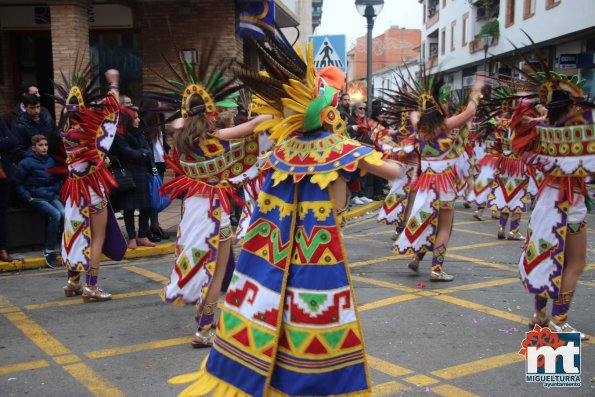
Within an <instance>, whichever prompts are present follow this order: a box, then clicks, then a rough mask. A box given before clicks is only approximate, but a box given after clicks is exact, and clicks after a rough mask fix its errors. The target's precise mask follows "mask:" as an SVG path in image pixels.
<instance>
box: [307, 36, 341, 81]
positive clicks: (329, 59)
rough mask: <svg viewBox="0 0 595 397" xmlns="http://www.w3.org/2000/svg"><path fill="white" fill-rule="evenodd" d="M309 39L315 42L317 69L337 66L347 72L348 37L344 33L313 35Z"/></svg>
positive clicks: (315, 64)
mask: <svg viewBox="0 0 595 397" xmlns="http://www.w3.org/2000/svg"><path fill="white" fill-rule="evenodd" d="M309 39H310V40H312V41H313V44H314V66H315V67H316V70H320V69H322V68H325V67H327V66H336V67H338V68H339V69H341V70H342V71H343V73H347V38H346V37H345V35H344V34H335V35H313V36H310V37H309Z"/></svg>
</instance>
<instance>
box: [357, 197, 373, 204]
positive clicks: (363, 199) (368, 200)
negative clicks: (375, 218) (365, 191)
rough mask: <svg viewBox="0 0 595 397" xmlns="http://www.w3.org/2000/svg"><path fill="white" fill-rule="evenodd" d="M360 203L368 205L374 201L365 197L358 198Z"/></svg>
mask: <svg viewBox="0 0 595 397" xmlns="http://www.w3.org/2000/svg"><path fill="white" fill-rule="evenodd" d="M359 199H360V200H361V201H363V202H364V204H370V203H371V202H373V201H374V200H372V199H369V198H367V197H366V196H364V197H360V198H359Z"/></svg>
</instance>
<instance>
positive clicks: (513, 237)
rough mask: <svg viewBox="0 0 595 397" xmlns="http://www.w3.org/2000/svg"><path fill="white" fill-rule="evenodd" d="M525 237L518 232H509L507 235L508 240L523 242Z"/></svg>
mask: <svg viewBox="0 0 595 397" xmlns="http://www.w3.org/2000/svg"><path fill="white" fill-rule="evenodd" d="M524 239H525V236H523V235H522V234H521V233H520V232H516V233H513V232H510V233H508V240H517V241H518V240H524Z"/></svg>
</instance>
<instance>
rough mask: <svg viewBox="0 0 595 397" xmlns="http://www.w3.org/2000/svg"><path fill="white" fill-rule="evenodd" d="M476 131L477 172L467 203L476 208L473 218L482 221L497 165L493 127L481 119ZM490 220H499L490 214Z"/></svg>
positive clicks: (487, 120) (484, 119)
mask: <svg viewBox="0 0 595 397" xmlns="http://www.w3.org/2000/svg"><path fill="white" fill-rule="evenodd" d="M478 129H479V130H480V131H482V133H481V134H480V137H479V140H478V143H477V144H476V145H475V148H474V153H475V158H476V164H477V165H476V167H477V169H478V171H477V172H476V177H475V180H474V183H473V186H472V189H471V191H470V193H469V203H471V204H474V205H476V206H477V210H476V211H474V212H473V217H474V218H475V219H477V220H478V221H483V220H484V218H483V212H484V210H485V209H486V206H487V201H488V195H489V194H490V191H491V188H492V185H493V184H494V173H495V172H496V167H497V165H498V158H497V157H496V153H495V151H494V144H495V142H496V141H495V137H494V125H493V124H492V123H490V122H489V119H487V118H483V119H482V120H481V121H479V122H478ZM492 218H493V219H499V216H497V215H496V213H495V212H492Z"/></svg>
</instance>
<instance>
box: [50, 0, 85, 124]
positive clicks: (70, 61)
mask: <svg viewBox="0 0 595 397" xmlns="http://www.w3.org/2000/svg"><path fill="white" fill-rule="evenodd" d="M49 5H50V13H51V15H52V58H53V61H54V81H56V82H61V81H62V77H61V75H60V70H62V71H64V73H65V74H66V76H67V77H68V73H72V71H73V68H74V63H75V59H76V57H77V54H78V56H79V59H80V57H83V62H84V63H83V65H84V64H86V63H87V62H88V61H89V19H88V17H87V7H89V6H90V5H91V1H90V0H62V1H50V2H49ZM61 110H62V109H61V107H60V106H59V105H57V104H56V120H58V119H59V115H60V112H61Z"/></svg>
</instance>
